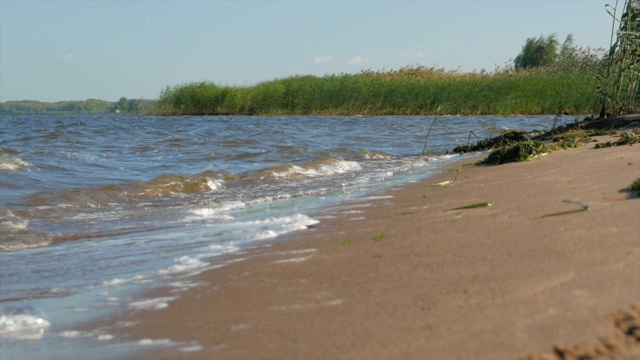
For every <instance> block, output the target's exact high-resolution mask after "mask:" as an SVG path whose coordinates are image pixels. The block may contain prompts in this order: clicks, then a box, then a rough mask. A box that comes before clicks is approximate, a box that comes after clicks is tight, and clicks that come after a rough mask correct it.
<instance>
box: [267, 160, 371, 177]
mask: <svg viewBox="0 0 640 360" xmlns="http://www.w3.org/2000/svg"><path fill="white" fill-rule="evenodd" d="M359 170H362V166H361V165H360V164H359V163H358V162H357V161H349V160H343V159H335V158H328V159H327V158H324V159H321V160H316V161H312V162H308V163H305V164H302V165H294V164H284V165H278V166H274V167H271V168H267V169H264V170H260V171H258V172H257V173H256V175H257V176H258V177H259V178H261V179H268V178H272V179H300V178H311V177H319V176H331V175H336V174H344V173H350V172H356V171H359Z"/></svg>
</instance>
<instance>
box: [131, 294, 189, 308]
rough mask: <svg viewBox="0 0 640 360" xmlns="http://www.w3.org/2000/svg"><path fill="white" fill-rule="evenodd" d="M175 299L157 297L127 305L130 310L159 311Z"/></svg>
mask: <svg viewBox="0 0 640 360" xmlns="http://www.w3.org/2000/svg"><path fill="white" fill-rule="evenodd" d="M175 299H177V297H175V296H173V297H159V298H154V299H144V300H140V301H135V302H132V303H130V304H129V308H130V309H132V310H161V309H164V308H167V307H168V306H169V302H171V301H173V300H175Z"/></svg>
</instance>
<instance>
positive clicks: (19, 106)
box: [0, 97, 156, 114]
mask: <svg viewBox="0 0 640 360" xmlns="http://www.w3.org/2000/svg"><path fill="white" fill-rule="evenodd" d="M155 105H156V100H142V99H127V98H125V97H123V98H120V100H118V101H117V102H110V101H104V100H98V99H88V100H80V101H58V102H41V101H33V100H21V101H6V102H0V114H24V113H129V114H149V113H153V112H154V111H155Z"/></svg>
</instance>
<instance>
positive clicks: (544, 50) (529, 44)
mask: <svg viewBox="0 0 640 360" xmlns="http://www.w3.org/2000/svg"><path fill="white" fill-rule="evenodd" d="M570 36H571V35H570ZM571 41H573V38H572V39H571ZM558 46H559V43H558V39H557V36H556V34H552V35H549V36H547V37H546V38H545V37H544V36H542V35H541V36H540V37H538V38H528V39H527V41H526V42H525V44H524V46H523V47H522V51H521V52H520V54H518V56H516V58H515V60H514V65H515V68H516V70H523V69H530V68H534V67H538V66H548V65H551V64H553V63H554V62H555V61H556V59H557V56H558Z"/></svg>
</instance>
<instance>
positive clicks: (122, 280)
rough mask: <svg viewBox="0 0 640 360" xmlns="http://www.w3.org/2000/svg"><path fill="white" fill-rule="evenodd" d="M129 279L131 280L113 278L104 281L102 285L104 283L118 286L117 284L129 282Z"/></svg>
mask: <svg viewBox="0 0 640 360" xmlns="http://www.w3.org/2000/svg"><path fill="white" fill-rule="evenodd" d="M129 281H131V280H127V279H119V278H113V279H111V280H106V281H103V282H102V285H104V286H117V285H120V284H124V283H128V282H129Z"/></svg>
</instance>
